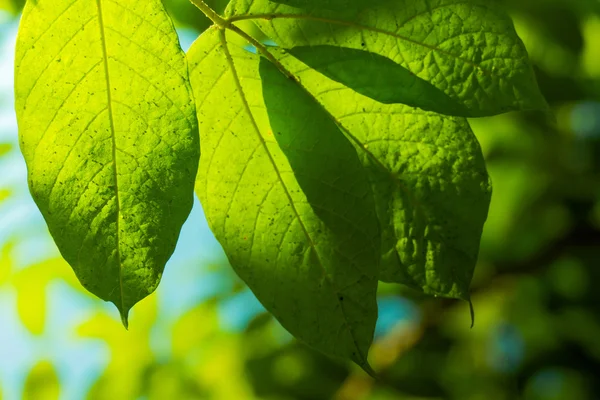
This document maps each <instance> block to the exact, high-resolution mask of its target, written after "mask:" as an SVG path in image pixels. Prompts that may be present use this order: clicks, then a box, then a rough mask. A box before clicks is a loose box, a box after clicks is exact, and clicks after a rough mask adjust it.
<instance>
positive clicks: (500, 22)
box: [225, 0, 546, 116]
mask: <svg viewBox="0 0 600 400" xmlns="http://www.w3.org/2000/svg"><path fill="white" fill-rule="evenodd" d="M282 3H286V4H292V5H296V6H297V7H292V6H288V5H285V4H282ZM299 3H302V4H303V5H302V6H301V7H300V4H299ZM330 8H331V7H330ZM225 13H226V16H227V17H230V18H231V19H232V20H233V21H239V20H251V21H254V22H256V23H257V24H258V25H259V27H260V28H261V29H262V30H264V32H265V33H266V34H267V35H268V36H269V37H271V38H272V39H273V40H275V42H276V43H277V44H278V45H280V46H283V47H284V48H287V49H293V48H294V47H296V46H321V45H327V46H336V47H342V48H349V49H355V50H363V51H367V52H370V53H374V54H377V55H379V56H382V57H385V58H387V59H389V60H391V61H393V62H395V63H397V64H398V65H399V66H401V67H403V68H406V69H407V70H408V71H410V72H411V73H413V74H415V75H416V76H417V77H418V78H421V79H423V80H425V81H428V82H430V83H431V84H432V85H433V86H434V87H436V88H438V89H439V90H440V91H442V92H444V93H445V94H446V95H447V96H449V97H450V98H451V99H452V100H454V102H457V103H459V104H461V105H462V108H464V109H466V110H467V113H464V112H462V111H461V112H458V113H457V112H456V110H454V109H448V110H445V113H450V114H455V115H464V114H467V115H469V116H485V115H493V114H498V113H501V112H506V111H509V110H522V109H544V108H545V107H546V104H545V101H544V99H543V97H542V96H541V94H540V92H539V90H538V87H537V83H536V81H535V77H534V75H533V71H532V68H531V65H530V63H529V60H528V57H527V52H526V50H525V47H524V46H523V43H522V42H521V40H520V39H519V37H518V36H517V34H516V33H515V31H514V28H513V25H512V22H511V20H510V18H509V17H508V16H507V15H506V13H505V12H503V11H502V10H501V8H500V6H499V5H498V4H496V3H494V2H490V1H487V0H469V1H457V0H434V1H413V0H401V1H383V2H377V3H375V4H370V5H369V7H367V8H365V9H364V10H362V12H360V13H357V12H352V11H351V10H340V9H327V8H326V7H323V4H322V2H321V1H318V0H307V1H294V2H292V3H290V2H289V1H287V0H286V1H280V2H273V1H270V0H233V1H232V2H231V3H230V4H229V6H228V8H227V10H226V12H225ZM314 50H315V51H317V52H319V51H320V48H319V47H317V48H315V49H314ZM309 53H310V49H306V50H305V52H304V54H303V55H304V57H307V56H308V55H309ZM317 57H318V55H316V54H313V55H312V56H311V58H313V59H316V58H317ZM322 62H323V63H325V61H322ZM380 66H381V69H380V70H379V71H378V73H379V74H382V75H384V76H385V75H389V63H381V64H380ZM345 68H347V63H341V62H337V61H336V60H335V59H333V60H331V63H329V65H328V66H327V69H328V70H329V71H330V72H331V71H335V70H344V69H345ZM375 70H377V64H369V68H368V73H367V71H365V76H362V75H360V74H359V75H356V74H351V75H348V74H343V75H344V78H345V79H344V83H345V84H347V85H348V86H350V87H353V86H359V85H361V84H364V82H365V81H367V80H369V78H371V79H373V80H376V79H379V77H378V75H377V74H375V73H374V72H373V71H375ZM339 72H340V73H339V74H337V75H342V73H343V71H339ZM391 83H393V81H391V82H390V84H391ZM415 89H416V88H415ZM436 111H442V110H436Z"/></svg>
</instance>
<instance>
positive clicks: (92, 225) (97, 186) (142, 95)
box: [15, 0, 199, 324]
mask: <svg viewBox="0 0 600 400" xmlns="http://www.w3.org/2000/svg"><path fill="white" fill-rule="evenodd" d="M15 79H16V82H15V92H16V111H17V119H18V124H19V136H20V140H21V148H22V152H23V155H24V157H25V161H26V162H27V167H28V173H29V186H30V190H31V193H32V195H33V198H34V199H35V201H36V203H37V205H38V207H39V208H40V210H41V212H42V214H43V215H44V218H45V219H46V222H47V223H48V227H49V229H50V233H51V234H52V236H53V237H54V240H55V241H56V243H57V245H58V248H59V250H60V251H61V254H62V255H63V257H64V258H65V259H66V260H67V261H68V262H69V264H70V265H71V266H72V267H73V269H74V270H75V273H76V274H77V276H78V278H79V280H80V281H81V283H82V285H83V286H84V287H86V288H87V289H88V290H89V291H91V292H92V293H94V294H96V295H97V296H99V297H101V298H102V299H104V300H107V301H112V302H113V303H115V305H116V306H117V307H118V308H119V310H120V312H121V315H122V318H123V322H124V323H125V324H127V314H128V311H129V309H130V308H131V307H132V306H133V305H134V304H135V303H136V302H138V301H139V300H140V299H142V298H144V297H145V296H147V295H148V294H150V293H152V292H153V291H154V290H155V288H156V287H157V285H158V283H159V280H160V277H161V275H162V271H163V269H164V266H165V263H166V262H167V260H168V259H169V257H170V255H171V254H172V252H173V250H174V248H175V243H176V242H177V238H178V236H179V231H180V228H181V225H182V224H183V222H184V221H185V219H186V218H187V216H188V214H189V211H190V209H191V206H192V200H193V184H194V180H195V174H196V168H197V164H198V158H199V144H198V132H197V121H196V117H195V112H194V104H193V101H192V94H191V88H190V86H189V83H188V78H187V66H186V61H185V57H184V54H183V53H182V51H181V49H180V47H179V42H178V39H177V35H176V33H175V30H174V29H173V25H172V23H171V21H170V20H169V18H168V16H167V15H166V13H165V11H164V9H163V7H162V5H161V2H160V1H159V0H146V1H143V2H140V1H136V0H120V1H118V2H117V1H112V0H61V1H56V0H36V1H30V2H28V3H27V5H26V7H25V10H24V13H23V17H22V20H21V26H20V29H19V34H18V39H17V49H16V78H15Z"/></svg>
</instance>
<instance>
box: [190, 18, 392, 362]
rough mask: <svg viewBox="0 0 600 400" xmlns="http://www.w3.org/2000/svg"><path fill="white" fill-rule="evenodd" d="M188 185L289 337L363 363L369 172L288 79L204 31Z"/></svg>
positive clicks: (195, 69)
mask: <svg viewBox="0 0 600 400" xmlns="http://www.w3.org/2000/svg"><path fill="white" fill-rule="evenodd" d="M188 60H189V62H190V71H191V73H190V79H191V82H192V86H193V87H194V93H195V97H196V99H197V103H196V104H197V108H198V119H199V122H200V126H201V128H202V129H201V140H202V146H203V159H202V161H201V163H200V170H199V174H198V180H197V185H196V190H197V193H198V195H199V197H200V200H201V201H202V205H203V207H204V211H205V213H206V217H207V220H208V221H209V224H210V227H211V229H212V230H213V232H214V234H215V236H216V237H217V239H218V240H219V242H220V243H221V244H222V246H223V248H224V250H225V253H226V254H227V256H228V258H229V260H230V262H231V264H232V266H233V268H234V269H235V270H236V272H237V273H238V275H239V276H240V277H241V278H242V279H243V280H244V281H245V282H246V283H247V284H248V286H249V287H250V288H251V289H252V291H253V292H254V293H255V294H256V296H257V298H258V299H259V300H260V301H261V302H262V303H263V305H264V306H265V307H266V308H267V309H268V310H269V311H270V312H271V313H272V314H273V315H274V316H275V317H276V318H277V319H278V320H279V321H280V322H281V324H282V325H283V326H284V327H285V328H286V329H288V330H289V331H290V332H291V333H292V334H294V335H295V336H296V337H298V338H299V339H300V340H302V341H304V342H306V343H307V344H309V345H311V346H313V347H315V348H317V349H319V350H321V351H323V352H325V353H328V354H330V355H333V356H337V357H346V358H351V359H352V360H354V361H355V362H356V363H358V364H359V365H361V366H362V367H363V368H365V369H366V370H368V371H369V370H370V368H369V366H368V363H367V352H368V348H369V345H370V343H371V341H372V337H373V332H374V327H375V321H376V319H377V305H376V301H375V300H376V289H377V275H378V264H379V258H380V254H379V249H380V241H379V237H380V233H379V227H378V223H377V216H376V210H375V204H374V201H373V198H372V193H371V190H370V185H369V181H368V177H367V174H366V171H365V170H364V169H363V168H362V166H361V163H360V160H359V158H358V155H357V152H356V150H355V148H354V147H353V146H352V145H351V144H350V143H349V142H348V140H347V139H346V138H345V137H344V135H343V133H342V132H341V131H340V129H339V127H338V126H337V124H336V121H335V120H334V119H333V118H331V116H330V115H328V113H327V112H326V111H325V110H324V109H323V108H322V107H321V106H320V105H319V103H318V102H316V101H315V99H314V98H312V96H310V95H309V94H308V93H307V92H306V91H305V90H304V89H303V88H302V87H301V86H300V85H299V84H298V83H297V82H296V81H295V80H293V79H290V78H289V77H286V76H284V75H283V74H282V73H281V72H279V71H278V70H277V69H276V68H275V67H274V66H273V65H271V64H270V63H269V62H268V61H265V60H264V59H262V60H261V59H260V57H258V56H257V55H255V54H252V53H250V52H248V51H246V50H244V49H242V48H239V47H237V46H235V45H233V44H230V43H227V41H226V38H225V32H223V31H220V30H217V29H210V30H208V31H207V32H206V33H204V34H203V35H202V36H201V37H200V39H198V40H197V41H196V43H195V44H194V45H193V46H192V48H191V49H190V51H189V54H188Z"/></svg>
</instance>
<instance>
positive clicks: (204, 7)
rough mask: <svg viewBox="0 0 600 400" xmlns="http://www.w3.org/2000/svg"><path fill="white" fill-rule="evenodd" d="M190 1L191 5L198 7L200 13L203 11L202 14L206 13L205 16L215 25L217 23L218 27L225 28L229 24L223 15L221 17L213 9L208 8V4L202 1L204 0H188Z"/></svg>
mask: <svg viewBox="0 0 600 400" xmlns="http://www.w3.org/2000/svg"><path fill="white" fill-rule="evenodd" d="M190 1H191V2H192V4H193V5H195V6H196V7H198V9H199V10H200V11H202V13H204V15H206V17H207V18H208V19H210V20H211V21H212V22H214V23H215V25H217V26H218V27H220V28H226V27H227V26H228V25H229V21H227V20H225V19H224V18H223V17H221V16H220V15H219V14H217V13H216V12H215V10H213V9H212V8H210V6H209V5H208V4H206V3H205V2H204V0H190Z"/></svg>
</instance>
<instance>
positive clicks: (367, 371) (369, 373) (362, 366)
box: [358, 360, 379, 380]
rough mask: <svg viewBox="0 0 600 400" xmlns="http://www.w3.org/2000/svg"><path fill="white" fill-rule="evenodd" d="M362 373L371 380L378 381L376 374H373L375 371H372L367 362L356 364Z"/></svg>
mask: <svg viewBox="0 0 600 400" xmlns="http://www.w3.org/2000/svg"><path fill="white" fill-rule="evenodd" d="M358 365H359V366H360V367H361V368H362V369H363V371H365V372H366V373H367V374H368V375H369V376H370V377H371V378H373V379H375V380H379V376H378V375H377V372H375V370H374V369H373V367H371V364H369V362H368V361H366V360H365V361H363V362H361V363H359V364H358Z"/></svg>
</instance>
